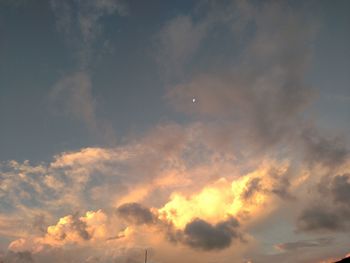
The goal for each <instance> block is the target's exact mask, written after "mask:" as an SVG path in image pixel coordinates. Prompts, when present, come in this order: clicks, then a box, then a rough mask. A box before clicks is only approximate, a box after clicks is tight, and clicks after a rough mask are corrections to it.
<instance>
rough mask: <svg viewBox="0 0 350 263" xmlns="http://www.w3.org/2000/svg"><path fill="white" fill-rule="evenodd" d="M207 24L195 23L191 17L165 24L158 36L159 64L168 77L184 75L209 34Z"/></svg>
mask: <svg viewBox="0 0 350 263" xmlns="http://www.w3.org/2000/svg"><path fill="white" fill-rule="evenodd" d="M207 27H208V25H207V23H206V22H198V23H195V22H194V21H193V19H192V17H191V16H188V15H187V16H184V15H181V16H178V17H175V18H174V19H172V20H171V21H169V22H168V23H167V24H165V25H164V26H163V27H162V29H161V30H160V32H159V33H158V35H157V42H158V45H159V47H160V49H159V50H160V54H158V57H157V59H158V62H159V64H160V66H161V67H162V68H163V69H165V70H164V71H165V74H166V75H167V76H171V75H175V76H178V75H179V74H180V75H181V74H182V69H181V68H182V67H184V66H186V63H187V62H188V61H189V60H190V58H191V56H192V55H193V53H195V52H196V51H197V49H198V47H199V44H200V42H201V41H202V39H203V38H204V37H205V35H206V33H207Z"/></svg>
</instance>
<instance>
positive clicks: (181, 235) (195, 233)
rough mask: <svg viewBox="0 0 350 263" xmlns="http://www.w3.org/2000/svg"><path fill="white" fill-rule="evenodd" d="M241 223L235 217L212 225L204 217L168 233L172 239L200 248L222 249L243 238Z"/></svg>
mask: <svg viewBox="0 0 350 263" xmlns="http://www.w3.org/2000/svg"><path fill="white" fill-rule="evenodd" d="M238 228H239V223H238V221H237V220H236V219H235V218H230V219H228V220H226V221H222V222H219V223H217V224H215V225H212V224H210V223H208V222H206V221H204V220H202V219H199V218H197V219H195V220H193V221H192V222H190V223H188V224H187V225H186V227H185V229H184V230H178V231H176V232H173V233H171V232H170V233H168V237H169V239H170V241H173V242H180V243H183V244H185V245H187V246H189V247H191V248H194V249H200V250H220V249H224V248H227V247H229V246H230V245H231V243H232V241H233V240H235V239H239V238H241V234H240V232H239V230H238Z"/></svg>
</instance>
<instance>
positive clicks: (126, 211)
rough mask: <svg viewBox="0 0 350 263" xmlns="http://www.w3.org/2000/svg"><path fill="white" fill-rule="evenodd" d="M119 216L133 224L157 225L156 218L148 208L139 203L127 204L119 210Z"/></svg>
mask: <svg viewBox="0 0 350 263" xmlns="http://www.w3.org/2000/svg"><path fill="white" fill-rule="evenodd" d="M117 214H118V215H119V216H121V217H122V218H124V219H125V220H126V221H128V222H131V223H133V224H137V225H139V224H153V223H155V220H156V218H155V216H154V215H153V213H152V212H151V211H150V210H149V209H148V208H146V207H143V206H141V205H140V204H138V203H127V204H123V205H121V206H119V207H118V208H117Z"/></svg>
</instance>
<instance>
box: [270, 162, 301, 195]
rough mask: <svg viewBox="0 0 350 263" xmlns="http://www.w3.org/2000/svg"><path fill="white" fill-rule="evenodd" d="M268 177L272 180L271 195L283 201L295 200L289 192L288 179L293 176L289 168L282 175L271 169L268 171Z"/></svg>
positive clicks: (289, 184)
mask: <svg viewBox="0 0 350 263" xmlns="http://www.w3.org/2000/svg"><path fill="white" fill-rule="evenodd" d="M269 175H270V176H271V178H272V179H273V186H272V189H271V193H273V194H275V195H277V196H278V197H280V198H281V199H284V200H295V198H296V197H295V196H294V195H293V194H292V193H291V191H290V186H291V183H290V178H291V177H292V176H293V171H292V170H291V168H289V169H288V170H287V171H285V172H283V173H282V174H281V173H280V172H278V171H276V170H274V169H271V170H270V171H269Z"/></svg>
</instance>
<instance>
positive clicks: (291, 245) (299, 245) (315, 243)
mask: <svg viewBox="0 0 350 263" xmlns="http://www.w3.org/2000/svg"><path fill="white" fill-rule="evenodd" d="M332 242H333V238H330V237H325V238H318V239H312V240H299V241H295V242H286V243H281V244H278V245H276V247H277V248H278V249H280V250H284V251H294V250H298V249H303V248H313V247H324V246H328V245H330V244H332Z"/></svg>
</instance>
